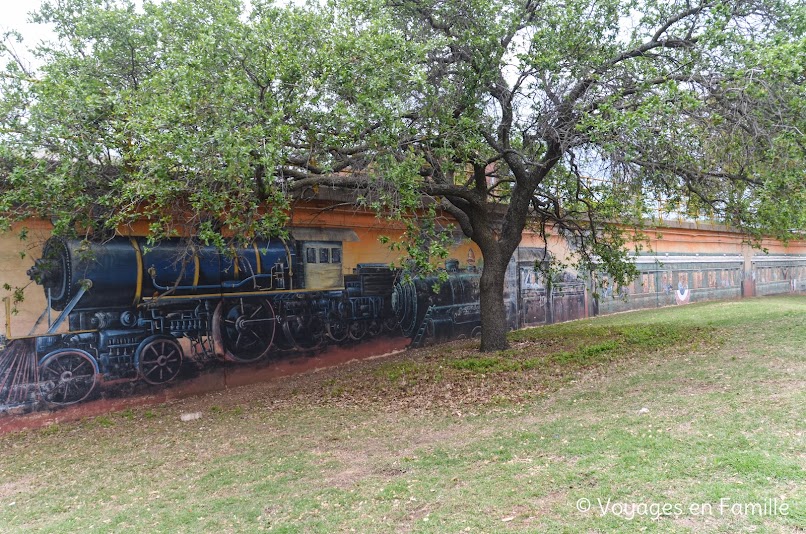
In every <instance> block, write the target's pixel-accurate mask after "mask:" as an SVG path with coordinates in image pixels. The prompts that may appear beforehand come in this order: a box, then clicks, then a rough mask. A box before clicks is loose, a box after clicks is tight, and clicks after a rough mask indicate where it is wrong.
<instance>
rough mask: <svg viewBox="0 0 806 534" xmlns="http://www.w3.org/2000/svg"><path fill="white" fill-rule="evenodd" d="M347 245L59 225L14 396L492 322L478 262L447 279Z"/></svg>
mask: <svg viewBox="0 0 806 534" xmlns="http://www.w3.org/2000/svg"><path fill="white" fill-rule="evenodd" d="M342 245H343V244H342V242H340V241H326V240H293V239H290V240H288V241H283V240H280V239H270V240H263V241H259V242H255V243H252V244H251V246H249V247H245V248H237V249H236V248H233V249H231V250H225V251H221V250H218V249H216V248H214V247H204V246H193V245H189V244H188V243H186V242H183V241H180V240H170V241H162V242H160V243H158V244H155V245H149V244H148V243H147V241H146V240H145V239H144V238H134V237H132V238H129V237H115V238H113V239H111V240H109V241H106V242H104V243H90V242H87V241H80V240H69V239H62V238H56V237H54V238H51V239H49V240H48V241H47V242H46V243H45V245H44V247H43V252H42V257H41V258H40V259H38V260H36V262H35V263H34V266H33V267H32V268H30V269H29V270H28V275H29V277H30V278H31V280H33V281H34V282H36V283H37V284H38V285H40V286H41V287H42V288H43V290H44V292H45V296H46V299H47V307H46V310H45V311H44V312H43V315H42V317H40V320H42V321H44V320H45V317H47V327H46V331H45V332H44V333H40V334H32V335H31V336H27V337H23V338H18V339H5V340H3V341H4V343H3V344H4V345H5V348H4V350H3V352H2V353H0V372H2V374H1V375H0V405H2V406H5V407H6V408H7V407H9V406H13V405H24V404H28V405H41V406H51V407H52V406H62V405H69V404H74V403H78V402H81V401H84V400H86V399H88V398H90V397H91V396H92V395H93V393H94V392H96V390H97V389H98V385H99V382H102V381H103V382H105V383H113V382H117V381H144V382H147V383H150V384H166V383H168V382H171V381H173V380H174V379H176V378H177V376H179V374H180V371H181V370H182V368H183V365H184V364H185V362H186V361H187V360H189V359H190V360H195V361H200V360H209V359H212V358H218V359H222V360H226V361H229V362H233V363H253V362H258V361H261V360H266V359H268V358H272V357H282V356H287V355H290V354H300V353H303V354H304V353H312V352H315V351H319V350H321V349H323V348H324V347H326V346H327V345H329V344H344V343H357V342H360V341H362V340H364V339H367V338H370V337H375V336H379V335H382V334H386V335H398V336H399V335H404V336H406V337H409V338H412V344H413V345H415V346H419V345H420V344H422V343H423V342H424V341H425V339H426V338H429V339H431V340H435V339H450V338H457V337H462V336H468V337H469V336H474V335H479V333H480V326H479V323H480V320H479V304H478V301H479V295H478V288H479V273H478V272H477V271H476V269H475V268H470V269H460V268H459V265H458V262H457V261H455V260H453V261H450V262H448V263H447V265H446V276H445V277H443V278H439V277H436V276H434V277H425V278H416V277H414V278H412V277H410V276H407V275H405V273H402V272H401V271H400V270H398V269H393V268H391V267H390V266H389V265H387V264H369V263H368V264H358V266H357V268H355V269H354V272H353V273H352V274H349V275H344V274H343V269H342V254H343V247H342ZM436 287H439V290H437V291H434V288H436ZM57 312H58V315H57V316H55V317H53V315H55V314H56V313H57Z"/></svg>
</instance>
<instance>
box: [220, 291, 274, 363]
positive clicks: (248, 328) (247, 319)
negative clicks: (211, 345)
mask: <svg viewBox="0 0 806 534" xmlns="http://www.w3.org/2000/svg"><path fill="white" fill-rule="evenodd" d="M276 330H277V323H276V318H275V315H274V308H272V305H271V303H270V302H269V301H268V300H266V299H245V298H240V299H237V300H233V301H230V300H225V301H222V302H221V303H220V304H219V305H218V307H216V311H215V314H214V315H213V341H214V342H215V345H216V351H217V352H218V353H219V354H220V355H222V356H223V357H224V358H226V359H228V360H230V361H235V362H254V361H257V360H259V359H261V358H263V357H264V356H266V355H267V354H268V353H269V350H270V349H271V346H272V343H273V341H274V334H275V331H276Z"/></svg>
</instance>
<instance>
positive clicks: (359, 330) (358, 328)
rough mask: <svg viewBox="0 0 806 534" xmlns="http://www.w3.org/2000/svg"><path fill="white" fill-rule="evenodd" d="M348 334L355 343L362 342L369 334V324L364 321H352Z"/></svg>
mask: <svg viewBox="0 0 806 534" xmlns="http://www.w3.org/2000/svg"><path fill="white" fill-rule="evenodd" d="M347 333H348V334H349V336H350V339H352V340H353V341H360V340H361V339H362V338H363V337H364V335H365V334H366V333H367V322H366V321H362V320H355V321H351V322H350V326H349V327H348V330H347Z"/></svg>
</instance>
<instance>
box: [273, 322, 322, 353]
mask: <svg viewBox="0 0 806 534" xmlns="http://www.w3.org/2000/svg"><path fill="white" fill-rule="evenodd" d="M326 326H327V325H323V324H322V320H321V319H320V318H319V317H318V316H316V315H312V316H307V317H305V316H303V315H301V314H297V315H289V316H288V317H286V318H285V321H283V333H284V334H285V336H286V338H287V339H288V341H289V342H290V343H291V344H293V346H294V347H295V348H297V349H300V350H311V349H315V348H317V347H318V346H319V345H320V344H321V343H322V335H323V332H324V330H326Z"/></svg>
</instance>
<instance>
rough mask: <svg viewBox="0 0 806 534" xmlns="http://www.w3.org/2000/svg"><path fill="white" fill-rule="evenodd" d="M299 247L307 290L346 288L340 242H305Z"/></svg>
mask: <svg viewBox="0 0 806 534" xmlns="http://www.w3.org/2000/svg"><path fill="white" fill-rule="evenodd" d="M299 246H300V258H302V264H303V269H304V276H305V289H342V288H343V287H344V273H343V270H342V257H341V253H342V244H341V242H340V241H304V242H302V243H300V245H299Z"/></svg>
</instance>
